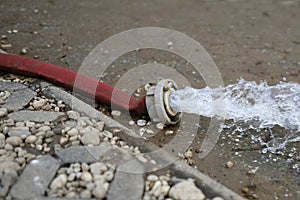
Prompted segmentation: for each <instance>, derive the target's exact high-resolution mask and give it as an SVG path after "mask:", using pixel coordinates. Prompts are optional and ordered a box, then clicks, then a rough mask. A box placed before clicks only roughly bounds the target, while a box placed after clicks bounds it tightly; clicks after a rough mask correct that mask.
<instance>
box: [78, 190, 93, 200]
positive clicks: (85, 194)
mask: <svg viewBox="0 0 300 200" xmlns="http://www.w3.org/2000/svg"><path fill="white" fill-rule="evenodd" d="M91 196H92V194H91V191H89V190H83V191H82V192H81V193H80V197H81V198H84V199H88V198H91Z"/></svg>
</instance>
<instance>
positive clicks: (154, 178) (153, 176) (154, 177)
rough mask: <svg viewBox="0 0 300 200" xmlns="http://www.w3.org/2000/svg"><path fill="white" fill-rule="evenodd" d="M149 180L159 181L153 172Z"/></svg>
mask: <svg viewBox="0 0 300 200" xmlns="http://www.w3.org/2000/svg"><path fill="white" fill-rule="evenodd" d="M147 180H148V181H157V180H158V177H157V176H156V175H154V174H151V175H149V176H148V177H147Z"/></svg>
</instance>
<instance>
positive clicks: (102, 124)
mask: <svg viewBox="0 0 300 200" xmlns="http://www.w3.org/2000/svg"><path fill="white" fill-rule="evenodd" d="M96 125H97V126H96V128H97V129H98V130H99V131H103V128H104V122H97V123H96Z"/></svg>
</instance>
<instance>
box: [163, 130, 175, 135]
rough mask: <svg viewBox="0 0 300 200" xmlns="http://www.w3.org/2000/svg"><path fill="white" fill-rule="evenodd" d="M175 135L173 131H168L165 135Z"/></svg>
mask: <svg viewBox="0 0 300 200" xmlns="http://www.w3.org/2000/svg"><path fill="white" fill-rule="evenodd" d="M173 133H174V131H172V130H167V131H166V132H165V135H173Z"/></svg>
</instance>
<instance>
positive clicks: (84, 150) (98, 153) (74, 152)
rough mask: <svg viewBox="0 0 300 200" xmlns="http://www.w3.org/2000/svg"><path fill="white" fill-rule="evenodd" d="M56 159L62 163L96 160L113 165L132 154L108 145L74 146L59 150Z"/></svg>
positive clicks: (122, 161)
mask: <svg viewBox="0 0 300 200" xmlns="http://www.w3.org/2000/svg"><path fill="white" fill-rule="evenodd" d="M57 157H58V159H59V160H60V161H61V162H62V163H76V162H82V163H83V162H84V163H94V162H97V161H101V162H109V163H110V164H113V165H118V164H120V163H124V162H127V161H128V160H130V159H132V156H131V155H130V154H129V153H128V152H127V151H125V150H123V149H121V148H119V147H113V146H110V145H103V144H102V145H100V146H75V147H70V148H67V149H63V150H60V151H59V152H58V153H57Z"/></svg>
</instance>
